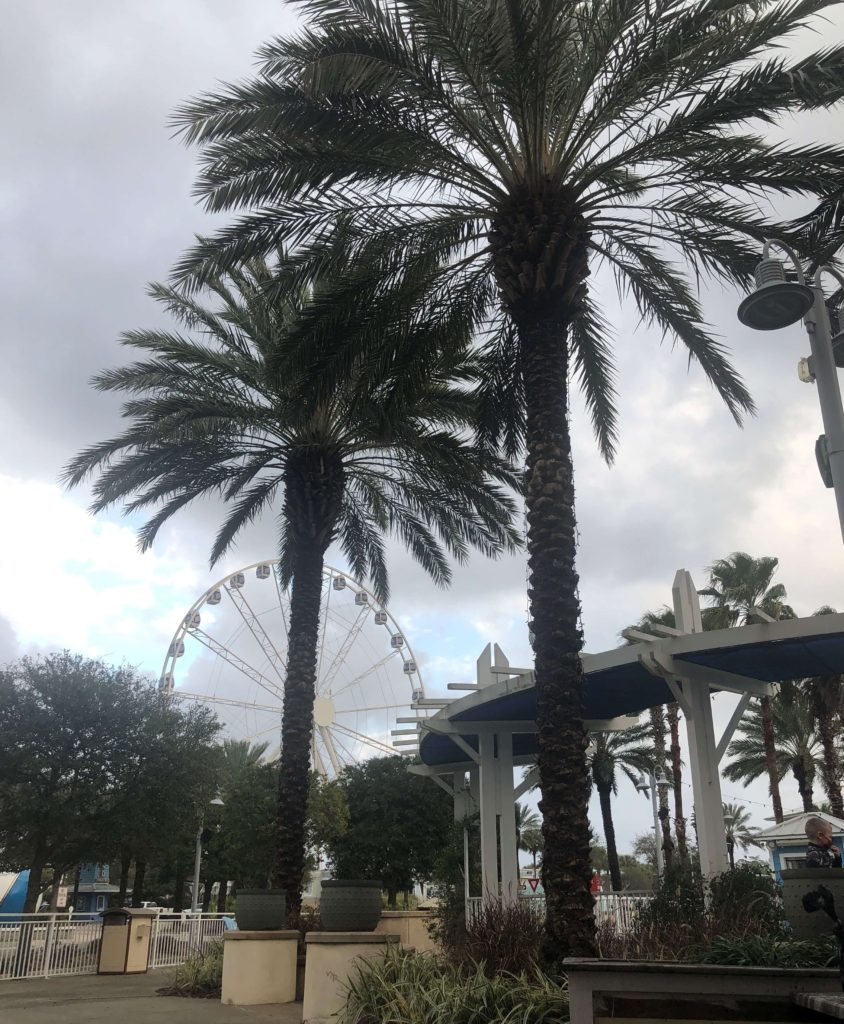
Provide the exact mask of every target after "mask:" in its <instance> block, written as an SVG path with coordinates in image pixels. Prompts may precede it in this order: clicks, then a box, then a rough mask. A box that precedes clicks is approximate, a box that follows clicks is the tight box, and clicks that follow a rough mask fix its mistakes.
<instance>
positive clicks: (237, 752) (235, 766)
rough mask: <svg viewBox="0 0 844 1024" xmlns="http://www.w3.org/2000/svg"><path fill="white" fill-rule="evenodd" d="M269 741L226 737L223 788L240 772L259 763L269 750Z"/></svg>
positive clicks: (234, 779) (223, 750)
mask: <svg viewBox="0 0 844 1024" xmlns="http://www.w3.org/2000/svg"><path fill="white" fill-rule="evenodd" d="M269 746H270V745H269V743H268V742H267V743H252V742H251V741H250V740H233V739H225V740H223V742H222V745H221V752H222V771H221V774H222V778H223V784H222V787H221V788H223V789H225V788H227V787H228V786H230V785H231V784H232V783H233V782H235V781H236V779H237V778H238V777H239V776H240V774H241V773H242V772H244V771H246V770H247V769H249V768H254V767H255V766H256V765H259V764H260V763H261V762H262V761H263V759H264V754H266V752H267V750H269Z"/></svg>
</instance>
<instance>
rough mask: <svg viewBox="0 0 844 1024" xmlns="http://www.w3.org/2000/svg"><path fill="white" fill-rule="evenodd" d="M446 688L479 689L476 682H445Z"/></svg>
mask: <svg viewBox="0 0 844 1024" xmlns="http://www.w3.org/2000/svg"><path fill="white" fill-rule="evenodd" d="M445 688H446V689H447V690H479V689H480V687H479V686H478V684H477V683H446V684H445Z"/></svg>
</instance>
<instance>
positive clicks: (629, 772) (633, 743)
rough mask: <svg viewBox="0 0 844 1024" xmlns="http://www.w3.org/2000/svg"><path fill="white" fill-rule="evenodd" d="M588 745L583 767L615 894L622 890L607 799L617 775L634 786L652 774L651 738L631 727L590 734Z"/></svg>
mask: <svg viewBox="0 0 844 1024" xmlns="http://www.w3.org/2000/svg"><path fill="white" fill-rule="evenodd" d="M591 741H592V742H591V745H590V747H589V750H588V752H587V763H588V765H589V771H590V774H591V776H592V782H593V783H594V785H595V789H597V791H598V801H599V803H600V807H601V822H602V824H603V828H604V840H605V842H606V847H607V863H608V865H609V870H610V882H611V885H612V887H613V890H615V891H618V890H620V889H621V887H622V880H621V867H620V866H619V863H618V847H617V845H616V840H615V825H614V823H613V817H612V799H611V798H612V796H614V795H617V793H618V774H619V772H620V773H621V774H622V775H625V776H626V777H627V778H628V779H629V780H630V781H631V782H632V783H633V785H634V786H635V785H636V783H637V782H638V781H639V778H640V775H641V773H642V772H650V771H652V770H653V767H654V749H653V743H652V734H651V730H650V727H649V726H647V725H634V726H632V727H631V728H629V729H624V730H623V731H620V732H596V733H592V736H591Z"/></svg>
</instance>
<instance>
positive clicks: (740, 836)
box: [721, 803, 762, 868]
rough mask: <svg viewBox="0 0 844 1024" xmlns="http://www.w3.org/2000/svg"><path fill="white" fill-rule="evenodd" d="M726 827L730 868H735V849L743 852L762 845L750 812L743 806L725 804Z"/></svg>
mask: <svg viewBox="0 0 844 1024" xmlns="http://www.w3.org/2000/svg"><path fill="white" fill-rule="evenodd" d="M721 807H722V810H723V812H724V825H725V828H726V831H727V851H728V852H729V854H730V867H731V868H734V867H735V848H736V846H739V847H741V849H742V850H743V851H746V850H749V849H751V848H752V847H759V846H761V845H762V843H761V842H760V841H759V840H758V839H757V838H756V834H755V830H754V829H753V826H752V825H751V822H750V811H748V809H747V808H746V807H743V806H742V805H741V804H736V803H724V804H722V805H721Z"/></svg>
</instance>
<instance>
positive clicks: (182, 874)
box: [173, 850, 188, 910]
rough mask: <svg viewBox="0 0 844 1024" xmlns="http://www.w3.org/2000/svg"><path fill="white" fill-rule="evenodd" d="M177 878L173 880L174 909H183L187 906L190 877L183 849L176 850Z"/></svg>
mask: <svg viewBox="0 0 844 1024" xmlns="http://www.w3.org/2000/svg"><path fill="white" fill-rule="evenodd" d="M175 874H176V878H175V881H174V882H173V909H174V910H183V909H184V906H185V883H186V882H187V878H188V871H187V864H186V861H185V858H184V856H183V854H182V851H181V850H177V851H176V872H175Z"/></svg>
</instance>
